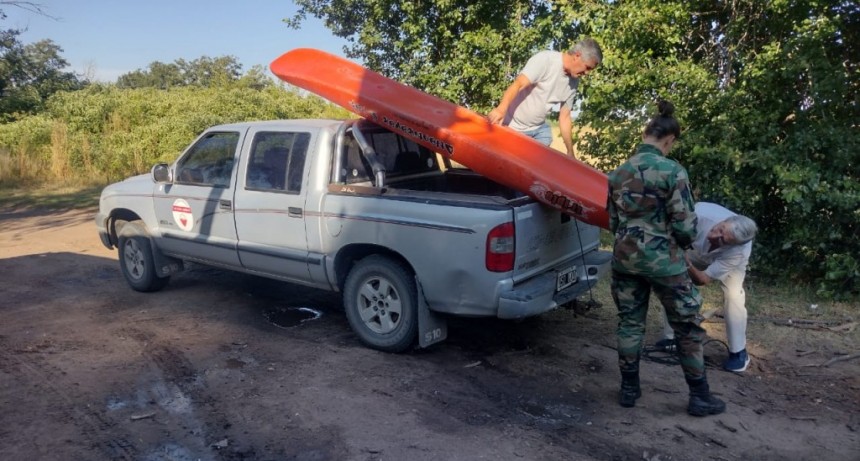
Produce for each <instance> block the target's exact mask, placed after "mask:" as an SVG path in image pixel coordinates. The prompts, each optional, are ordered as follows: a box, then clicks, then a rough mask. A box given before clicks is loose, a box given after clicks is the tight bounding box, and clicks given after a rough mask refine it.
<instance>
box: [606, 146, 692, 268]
mask: <svg viewBox="0 0 860 461" xmlns="http://www.w3.org/2000/svg"><path fill="white" fill-rule="evenodd" d="M606 208H607V210H608V211H609V230H611V231H612V232H613V233H615V245H614V248H613V258H612V269H614V270H616V271H618V272H623V273H627V274H639V275H647V276H651V277H666V276H670V275H678V274H681V273H683V272H685V271H686V270H687V266H686V262H685V261H684V248H689V246H690V244H691V243H692V242H693V240H695V238H696V221H697V220H696V212H695V209H694V208H693V194H692V192H691V187H690V183H689V179H688V176H687V170H685V169H684V167H682V166H681V165H680V164H678V162H676V161H674V160H671V159H668V158H666V157H665V156H663V154H662V153H661V152H660V151H659V150H658V149H657V148H656V147H654V146H652V145H650V144H640V145H639V146H638V147H637V148H636V153H635V154H634V155H633V156H632V157H630V158H629V159H628V160H627V161H626V162H624V163H623V164H622V165H621V166H619V167H618V168H616V169H615V170H614V171H613V172H611V173H610V174H609V197H608V200H607V202H606Z"/></svg>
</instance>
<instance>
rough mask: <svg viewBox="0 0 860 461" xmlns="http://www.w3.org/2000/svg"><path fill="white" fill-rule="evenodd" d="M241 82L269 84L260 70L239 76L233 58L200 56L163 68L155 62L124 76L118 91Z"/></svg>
mask: <svg viewBox="0 0 860 461" xmlns="http://www.w3.org/2000/svg"><path fill="white" fill-rule="evenodd" d="M237 81H241V82H244V83H246V84H247V85H249V86H252V87H256V88H263V87H265V86H267V85H271V84H272V81H271V79H269V78H268V77H267V76H266V72H265V70H264V69H263V68H262V67H260V66H255V67H253V68H251V70H249V71H248V72H247V73H246V74H244V75H243V74H242V65H241V64H240V63H239V61H238V60H237V59H236V57H235V56H219V57H217V58H210V57H208V56H202V57H200V58H197V59H194V60H192V61H186V60H184V59H177V60H176V61H174V62H172V63H169V64H165V63H162V62H159V61H155V62H152V63H150V64H149V66H147V68H146V69H138V70H135V71H133V72H129V73H127V74H123V75H121V76H120V77H119V79H118V80H117V86H119V87H120V88H160V89H167V88H172V87H180V86H198V87H206V88H208V87H214V86H224V85H226V84H229V83H233V82H237Z"/></svg>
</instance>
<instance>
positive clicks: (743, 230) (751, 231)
mask: <svg viewBox="0 0 860 461" xmlns="http://www.w3.org/2000/svg"><path fill="white" fill-rule="evenodd" d="M725 221H726V223H727V224H728V225H729V228H730V229H731V231H732V235H734V237H735V240H737V241H738V245H743V244H744V243H747V242H749V241H750V240H752V239H754V238H755V234H756V233H757V232H758V226H756V224H755V221H753V220H752V219H750V218H747V217H746V216H742V215H739V214H738V215H734V216H732V217H730V218H727V219H726V220H725Z"/></svg>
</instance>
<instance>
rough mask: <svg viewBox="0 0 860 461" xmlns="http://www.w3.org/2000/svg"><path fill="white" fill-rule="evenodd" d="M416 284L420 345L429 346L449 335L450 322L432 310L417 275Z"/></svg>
mask: <svg viewBox="0 0 860 461" xmlns="http://www.w3.org/2000/svg"><path fill="white" fill-rule="evenodd" d="M415 286H416V287H418V347H422V348H423V347H429V346H431V345H433V344H436V343H439V342H442V341H444V340H445V338H447V337H448V322H446V321H445V318H444V317H442V316H441V315H439V314H437V313H435V312H433V311H431V310H430V307H429V306H428V305H427V301H426V300H425V299H424V288H423V287H422V286H421V282H419V281H418V277H415Z"/></svg>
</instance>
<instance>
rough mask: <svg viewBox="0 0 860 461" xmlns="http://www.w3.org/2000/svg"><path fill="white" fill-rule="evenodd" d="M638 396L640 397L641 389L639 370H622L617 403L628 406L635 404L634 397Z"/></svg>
mask: <svg viewBox="0 0 860 461" xmlns="http://www.w3.org/2000/svg"><path fill="white" fill-rule="evenodd" d="M639 397H642V390H641V389H640V388H639V370H636V371H622V372H621V394H620V395H619V397H618V403H620V404H621V406H622V407H625V408H630V407H632V406H635V405H636V399H638V398H639Z"/></svg>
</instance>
